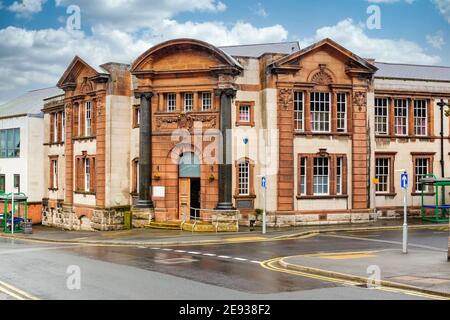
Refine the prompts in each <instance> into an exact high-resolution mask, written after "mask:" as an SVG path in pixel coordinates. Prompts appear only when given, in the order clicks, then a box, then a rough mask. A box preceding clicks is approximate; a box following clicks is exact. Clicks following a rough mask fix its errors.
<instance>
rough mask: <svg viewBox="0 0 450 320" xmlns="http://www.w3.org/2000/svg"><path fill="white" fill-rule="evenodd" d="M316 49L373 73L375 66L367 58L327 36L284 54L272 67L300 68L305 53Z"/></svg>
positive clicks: (355, 67)
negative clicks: (326, 51) (328, 52)
mask: <svg viewBox="0 0 450 320" xmlns="http://www.w3.org/2000/svg"><path fill="white" fill-rule="evenodd" d="M318 50H329V51H331V52H333V53H335V54H337V55H339V56H340V57H342V60H343V61H344V63H346V66H347V67H348V68H349V69H355V70H358V71H360V72H367V73H374V72H376V71H377V68H376V67H375V66H374V65H373V64H371V63H370V62H369V61H368V60H366V59H363V58H361V57H359V56H358V55H356V54H354V53H353V52H351V51H350V50H348V49H346V48H344V47H343V46H341V45H340V44H338V43H337V42H335V41H333V40H331V39H329V38H327V39H324V40H322V41H319V42H317V43H315V44H313V45H311V46H309V47H306V48H304V49H302V50H300V51H297V52H294V53H292V54H290V55H288V56H285V57H283V58H281V59H279V60H277V61H275V62H274V63H273V64H272V68H273V69H275V70H281V71H282V70H286V71H289V70H295V69H300V68H301V60H302V58H304V57H305V56H307V55H310V54H312V53H313V52H315V51H318Z"/></svg>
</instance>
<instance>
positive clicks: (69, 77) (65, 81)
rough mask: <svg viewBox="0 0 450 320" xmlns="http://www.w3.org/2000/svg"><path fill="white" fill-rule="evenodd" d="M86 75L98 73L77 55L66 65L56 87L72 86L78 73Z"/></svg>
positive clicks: (96, 74) (90, 75)
mask: <svg viewBox="0 0 450 320" xmlns="http://www.w3.org/2000/svg"><path fill="white" fill-rule="evenodd" d="M82 73H83V74H84V75H88V76H89V77H95V76H98V75H99V73H98V72H97V71H96V70H95V69H94V68H93V67H92V66H90V65H89V64H88V63H86V62H85V61H84V60H83V59H81V58H80V57H78V56H75V58H74V59H73V60H72V62H71V63H70V64H69V66H68V67H67V69H66V71H65V72H64V74H63V75H62V77H61V79H60V80H59V81H58V84H57V86H58V88H61V89H64V88H65V87H67V86H74V85H76V83H77V79H78V78H79V76H80V74H82Z"/></svg>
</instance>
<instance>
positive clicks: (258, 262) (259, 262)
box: [250, 260, 261, 264]
mask: <svg viewBox="0 0 450 320" xmlns="http://www.w3.org/2000/svg"><path fill="white" fill-rule="evenodd" d="M250 262H251V263H257V264H261V261H256V260H253V261H250Z"/></svg>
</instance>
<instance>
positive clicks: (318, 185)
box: [313, 157, 330, 195]
mask: <svg viewBox="0 0 450 320" xmlns="http://www.w3.org/2000/svg"><path fill="white" fill-rule="evenodd" d="M313 172H314V176H313V190H314V195H328V194H329V192H330V189H329V159H328V158H325V157H319V158H314V168H313Z"/></svg>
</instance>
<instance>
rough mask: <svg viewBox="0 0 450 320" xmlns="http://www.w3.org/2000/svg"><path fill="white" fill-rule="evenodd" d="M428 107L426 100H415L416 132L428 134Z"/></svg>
mask: <svg viewBox="0 0 450 320" xmlns="http://www.w3.org/2000/svg"><path fill="white" fill-rule="evenodd" d="M427 113H428V108H427V101H426V100H414V134H415V135H416V136H426V135H427V122H428V119H427V118H428V116H427Z"/></svg>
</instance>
